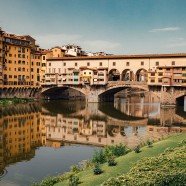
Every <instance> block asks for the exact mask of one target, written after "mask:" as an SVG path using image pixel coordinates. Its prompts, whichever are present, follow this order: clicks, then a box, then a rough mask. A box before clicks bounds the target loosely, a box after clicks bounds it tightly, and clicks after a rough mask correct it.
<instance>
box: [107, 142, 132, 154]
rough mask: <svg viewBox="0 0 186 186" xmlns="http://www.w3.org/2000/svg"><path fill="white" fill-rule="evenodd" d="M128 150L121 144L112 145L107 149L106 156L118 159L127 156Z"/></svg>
mask: <svg viewBox="0 0 186 186" xmlns="http://www.w3.org/2000/svg"><path fill="white" fill-rule="evenodd" d="M128 151H129V150H128V149H127V148H126V146H124V145H123V144H121V143H120V144H119V145H115V146H114V145H111V146H107V147H106V148H105V154H106V156H109V155H110V154H111V155H114V156H116V157H119V156H123V155H124V154H127V153H128Z"/></svg>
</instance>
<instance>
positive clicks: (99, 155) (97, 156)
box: [92, 149, 106, 164]
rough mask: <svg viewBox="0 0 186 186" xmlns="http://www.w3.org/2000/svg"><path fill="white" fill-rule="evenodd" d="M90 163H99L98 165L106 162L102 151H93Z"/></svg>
mask: <svg viewBox="0 0 186 186" xmlns="http://www.w3.org/2000/svg"><path fill="white" fill-rule="evenodd" d="M92 162H93V163H100V164H103V163H105V162H106V155H105V153H104V152H103V150H102V149H101V150H98V151H95V153H94V155H93V158H92Z"/></svg>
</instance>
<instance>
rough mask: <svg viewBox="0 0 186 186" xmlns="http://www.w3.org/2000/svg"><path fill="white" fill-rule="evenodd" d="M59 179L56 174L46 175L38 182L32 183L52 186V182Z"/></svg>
mask: <svg viewBox="0 0 186 186" xmlns="http://www.w3.org/2000/svg"><path fill="white" fill-rule="evenodd" d="M60 181H61V179H60V177H58V176H55V177H51V176H50V177H47V178H45V179H44V180H42V181H41V182H40V183H34V184H33V186H53V185H54V184H56V183H58V182H60Z"/></svg>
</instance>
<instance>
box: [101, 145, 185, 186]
mask: <svg viewBox="0 0 186 186" xmlns="http://www.w3.org/2000/svg"><path fill="white" fill-rule="evenodd" d="M185 152H186V146H182V147H177V148H174V149H173V148H172V149H171V150H167V151H165V152H164V153H162V154H160V155H159V156H157V157H151V158H143V159H142V160H140V161H139V162H138V163H137V164H136V165H135V166H134V167H132V169H131V170H130V171H129V172H128V173H127V174H125V175H122V176H119V177H115V178H110V179H109V180H108V181H106V182H104V183H103V185H106V186H107V185H108V186H112V185H113V186H120V185H128V186H130V185H131V186H132V185H135V186H143V185H147V186H150V185H154V186H182V185H184V183H186V169H185V167H186V153H185Z"/></svg>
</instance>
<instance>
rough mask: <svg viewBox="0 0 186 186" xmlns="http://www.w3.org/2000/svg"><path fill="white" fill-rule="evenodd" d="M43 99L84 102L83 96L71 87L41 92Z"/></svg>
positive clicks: (54, 88)
mask: <svg viewBox="0 0 186 186" xmlns="http://www.w3.org/2000/svg"><path fill="white" fill-rule="evenodd" d="M41 96H42V97H43V98H44V99H64V100H84V99H85V94H84V93H82V92H81V91H79V90H77V89H75V88H71V87H53V88H50V89H47V90H46V91H44V92H42V94H41Z"/></svg>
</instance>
